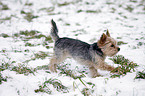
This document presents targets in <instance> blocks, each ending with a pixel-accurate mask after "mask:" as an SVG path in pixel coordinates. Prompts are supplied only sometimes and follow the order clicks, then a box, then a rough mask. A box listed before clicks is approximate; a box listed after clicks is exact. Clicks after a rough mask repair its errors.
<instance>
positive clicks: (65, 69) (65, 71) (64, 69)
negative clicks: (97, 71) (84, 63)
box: [58, 64, 85, 79]
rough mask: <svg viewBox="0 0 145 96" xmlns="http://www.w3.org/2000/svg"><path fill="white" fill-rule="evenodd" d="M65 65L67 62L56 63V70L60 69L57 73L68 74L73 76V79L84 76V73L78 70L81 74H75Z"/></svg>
mask: <svg viewBox="0 0 145 96" xmlns="http://www.w3.org/2000/svg"><path fill="white" fill-rule="evenodd" d="M67 65H68V64H65V65H60V66H59V65H58V70H60V71H61V72H60V73H59V74H60V75H61V74H65V75H66V76H69V77H71V78H73V79H78V78H82V77H85V75H84V74H83V72H80V73H81V75H76V74H75V73H74V71H73V70H71V69H69V68H68V67H67Z"/></svg>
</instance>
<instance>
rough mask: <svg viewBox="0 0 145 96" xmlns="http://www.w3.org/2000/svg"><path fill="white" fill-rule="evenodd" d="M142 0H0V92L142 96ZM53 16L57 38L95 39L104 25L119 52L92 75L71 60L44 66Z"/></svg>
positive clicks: (49, 53)
mask: <svg viewBox="0 0 145 96" xmlns="http://www.w3.org/2000/svg"><path fill="white" fill-rule="evenodd" d="M144 17H145V1H144V0H122V1H120V0H89V1H88V0H0V96H48V95H52V96H58V95H60V96H68V95H70V96H143V95H144V94H145V80H144V79H145V63H144V62H145V59H144V58H145V31H144V30H145V26H144V24H145V18H144ZM51 19H53V20H54V21H55V22H56V23H57V25H58V29H59V36H60V37H70V38H74V39H80V40H82V41H85V42H87V43H90V44H92V43H94V42H97V40H98V39H99V38H100V36H101V34H102V33H104V32H105V31H106V30H107V29H108V30H109V32H110V34H111V36H112V37H113V38H115V39H116V40H117V41H118V46H119V47H120V48H121V50H120V52H119V53H118V54H117V55H116V56H114V57H108V58H107V59H106V63H108V64H109V65H112V66H114V67H116V68H121V70H119V74H112V73H110V72H109V71H102V70H99V73H100V74H101V75H102V76H100V77H96V78H91V77H90V74H89V70H88V68H87V67H86V66H83V65H79V64H77V62H75V61H74V60H73V59H70V58H69V59H67V60H66V61H64V62H63V63H61V64H59V65H58V68H57V69H58V73H51V72H50V70H49V69H48V65H49V60H50V58H51V57H52V55H53V45H54V43H53V41H52V39H51V37H50V29H51V24H50V21H51Z"/></svg>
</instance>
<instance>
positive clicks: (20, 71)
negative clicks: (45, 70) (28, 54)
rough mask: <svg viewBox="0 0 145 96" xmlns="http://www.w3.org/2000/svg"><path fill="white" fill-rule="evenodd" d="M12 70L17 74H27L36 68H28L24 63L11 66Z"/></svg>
mask: <svg viewBox="0 0 145 96" xmlns="http://www.w3.org/2000/svg"><path fill="white" fill-rule="evenodd" d="M11 70H12V71H15V72H17V73H18V74H24V75H26V76H27V75H29V74H33V75H34V72H35V71H36V70H34V69H32V68H28V67H26V66H25V65H24V64H19V66H13V67H12V69H11Z"/></svg>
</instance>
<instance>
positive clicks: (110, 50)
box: [49, 30, 120, 77]
mask: <svg viewBox="0 0 145 96" xmlns="http://www.w3.org/2000/svg"><path fill="white" fill-rule="evenodd" d="M97 45H98V47H99V48H100V49H101V51H102V52H103V57H101V56H99V55H98V54H97V53H91V54H92V57H94V58H95V61H90V60H84V59H81V58H79V57H76V58H74V59H75V60H76V61H77V62H78V63H80V64H83V65H86V66H88V67H89V70H90V73H91V75H92V77H97V76H100V74H99V73H98V72H97V69H101V70H107V71H112V70H114V69H115V68H114V67H112V66H110V65H107V64H106V63H105V58H106V56H113V55H115V54H116V53H117V52H118V51H119V50H120V48H119V47H118V46H117V42H116V41H115V40H114V39H113V38H111V36H110V33H109V31H108V30H107V32H106V34H104V33H103V34H102V36H101V38H100V40H98V42H97ZM62 52H63V53H62V54H63V55H61V56H55V55H54V56H53V57H52V58H51V60H50V65H49V69H50V70H51V71H52V72H57V70H56V66H57V64H59V63H61V62H62V61H64V60H65V59H66V58H67V57H71V55H70V53H69V52H67V51H66V50H63V51H62ZM92 52H94V51H92Z"/></svg>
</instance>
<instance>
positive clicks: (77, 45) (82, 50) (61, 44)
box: [54, 37, 91, 60]
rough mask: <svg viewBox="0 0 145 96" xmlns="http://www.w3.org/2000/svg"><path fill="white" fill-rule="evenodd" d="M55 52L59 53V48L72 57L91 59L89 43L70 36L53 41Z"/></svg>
mask: <svg viewBox="0 0 145 96" xmlns="http://www.w3.org/2000/svg"><path fill="white" fill-rule="evenodd" d="M54 50H55V53H56V54H57V52H58V53H59V52H60V50H61V51H63V53H65V52H67V53H68V55H69V56H71V57H72V58H74V59H77V58H81V59H84V60H91V56H90V44H88V43H85V42H83V41H80V40H76V39H71V38H66V37H65V38H59V39H58V40H57V41H56V42H55V48H54Z"/></svg>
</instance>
